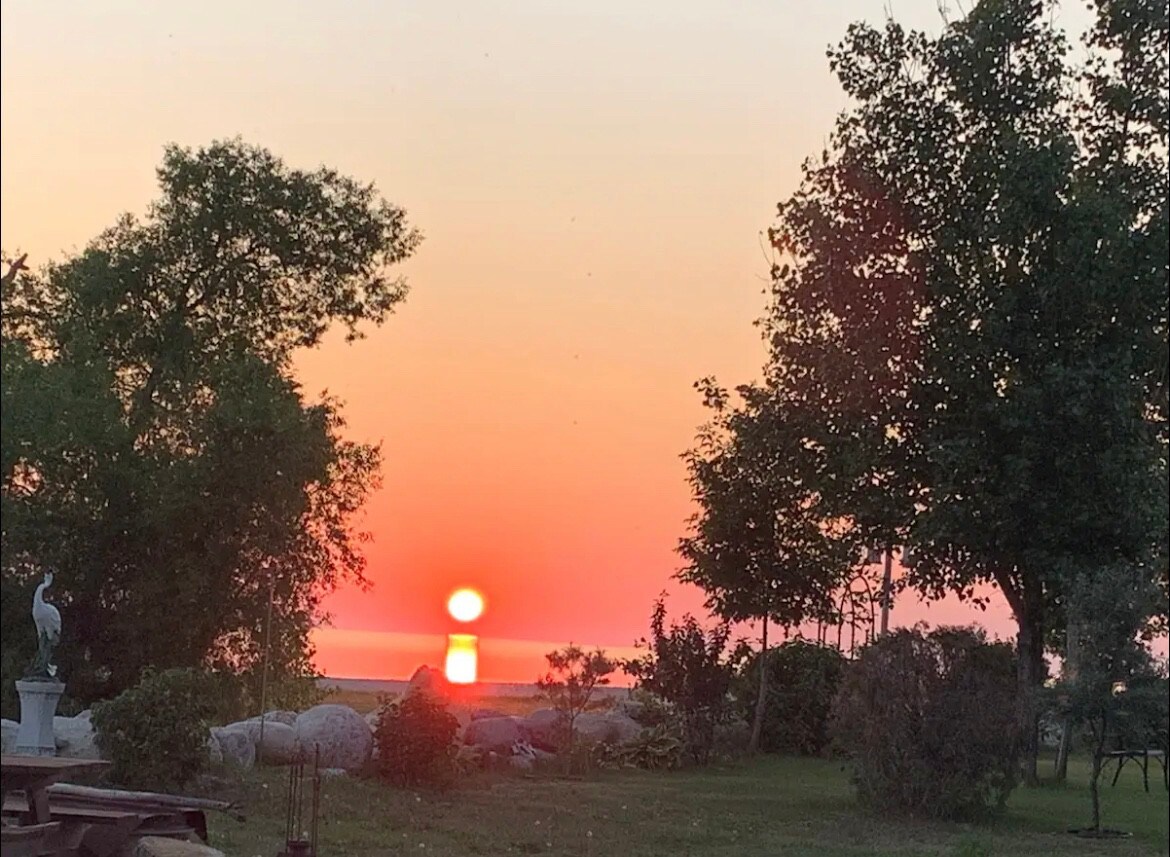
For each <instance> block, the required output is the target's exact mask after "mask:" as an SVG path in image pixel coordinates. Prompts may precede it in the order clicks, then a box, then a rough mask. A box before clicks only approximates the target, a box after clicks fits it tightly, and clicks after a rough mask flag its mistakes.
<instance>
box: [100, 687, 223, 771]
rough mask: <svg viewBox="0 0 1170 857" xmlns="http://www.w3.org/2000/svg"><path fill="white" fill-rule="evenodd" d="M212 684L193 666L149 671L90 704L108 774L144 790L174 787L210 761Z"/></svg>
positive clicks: (212, 713)
mask: <svg viewBox="0 0 1170 857" xmlns="http://www.w3.org/2000/svg"><path fill="white" fill-rule="evenodd" d="M214 713H215V697H214V683H213V682H212V681H211V680H210V679H209V677H208V676H207V675H206V674H204V673H201V672H199V671H197V670H192V669H171V670H166V671H164V672H154V671H151V670H148V671H147V672H146V673H145V674H144V675H143V678H142V680H141V681H139V683H138V684H137V685H135V686H134V687H132V688H130V689H129V690H126V691H123V692H122V693H121V694H119V695H118V696H117V697H115V698H114V699H111V700H108V701H106V702H99V703H97V704H96V705H94V707H93V726H94V729H95V731H96V732H97V743H98V746H99V747H100V748H101V750H102V753H103V754H104V755H105V756H106V757H107V758H108V759H109V760H110V761H111V762H112V763H113V766H112V768H111V770H110V779H111V780H113V781H114V782H115V783H117V784H119V785H124V786H129V787H131V788H142V789H156V790H157V789H169V788H178V787H181V786H183V785H184V784H186V783H187V782H189V781H190V780H192V779H194V778H195V777H196V776H198V775H199V774H200V773H202V772H203V771H204V770H206V768H207V765H208V760H209V756H208V750H207V739H208V733H209V730H210V728H211V722H212V716H213V715H214Z"/></svg>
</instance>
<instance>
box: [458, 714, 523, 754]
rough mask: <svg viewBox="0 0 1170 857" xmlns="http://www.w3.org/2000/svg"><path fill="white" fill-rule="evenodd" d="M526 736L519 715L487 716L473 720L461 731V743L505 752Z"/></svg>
mask: <svg viewBox="0 0 1170 857" xmlns="http://www.w3.org/2000/svg"><path fill="white" fill-rule="evenodd" d="M526 738H527V734H526V733H525V730H524V728H523V721H522V720H521V719H520V718H519V717H487V718H484V719H483V720H473V721H471V723H469V724H467V728H466V729H465V730H464V731H463V743H464V744H468V745H470V746H472V747H480V748H482V749H484V750H492V751H496V752H507V753H508V754H509V755H511V752H512V745H513V744H515V743H516V742H518V741H523V740H525V739H526Z"/></svg>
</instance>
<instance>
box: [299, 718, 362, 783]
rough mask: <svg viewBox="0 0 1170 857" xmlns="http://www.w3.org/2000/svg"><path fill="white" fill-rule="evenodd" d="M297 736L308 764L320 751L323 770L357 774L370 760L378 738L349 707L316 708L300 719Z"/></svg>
mask: <svg viewBox="0 0 1170 857" xmlns="http://www.w3.org/2000/svg"><path fill="white" fill-rule="evenodd" d="M296 736H297V741H298V742H299V743H300V747H301V752H302V753H303V754H304V757H305V759H306V760H312V759H313V757H314V752H315V751H316V750H320V753H321V756H320V761H321V766H322V767H324V768H345V769H346V770H347V771H352V770H356V769H357V768H360V767H362V766H363V765H365V764H366V762H368V761H369V760H370V756H371V755H372V753H373V751H374V736H373V734H372V733H371V732H370V726H369V724H368V723H366V721H365V719H363V718H362V716H361V715H360V714H358V713H357V712H356V711H354V710H353V709H352V708H350V707H349V706H348V705H333V704H327V705H315V706H313V707H312V708H310V709H309V710H308V711H302V712H301V713H300V714H298V715H297V722H296Z"/></svg>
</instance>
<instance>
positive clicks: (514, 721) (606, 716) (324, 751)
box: [0, 666, 642, 773]
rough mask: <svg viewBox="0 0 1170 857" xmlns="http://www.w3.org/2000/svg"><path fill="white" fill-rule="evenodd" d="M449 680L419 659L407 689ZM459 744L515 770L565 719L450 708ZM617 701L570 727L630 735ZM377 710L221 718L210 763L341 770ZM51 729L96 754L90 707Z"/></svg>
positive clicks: (6, 734) (606, 736) (76, 749)
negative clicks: (300, 762)
mask: <svg viewBox="0 0 1170 857" xmlns="http://www.w3.org/2000/svg"><path fill="white" fill-rule="evenodd" d="M449 692H450V687H449V685H448V684H447V681H446V679H445V678H444V677H443V674H442V673H441V672H440V671H439V670H436V669H433V668H430V667H425V666H424V667H420V668H419V669H418V671H416V672H415V674H414V676H413V677H412V678H411V680H410V684H409V686H408V688H407V690H406V693H407V694H412V693H427V694H434V695H437V696H442V697H447V696H448V695H449ZM453 713H454V714H455V715H456V717H457V718H458V720H459V736H460V740H461V742H462V745H463V748H464V750H465V751H467V752H468V753H471V754H472V755H475V756H477V757H479V758H485V759H492V760H500V761H503V762H506V763H507V764H508V765H510V766H511V767H513V768H516V769H519V770H530V769H531V768H532V767H533V766H534V765H535V764H536V763H537V762H538V761H540V760H542V759H544V758H547V757H549V756H550V755H551V754H552V753H553V752H555V751H556V750H557V749H558V748H559V747H561V746H562V745H563V743H564V742H563V736H564V734H565V723H564V721H563V719H562V717H561V715H560V714H559V713H558V712H556V711H554V710H553V709H551V708H541V709H537V710H536V711H533V712H532V713H530V714H528V715H527V716H524V717H517V716H514V715H508V714H503V713H501V712H499V711H496V710H494V709H490V708H477V709H473V710H468V709H467V708H456V709H454V711H453ZM630 713H632V712H629V711H628V710H627V709H623V708H621V706H618V707H615V708H614V709H613V710H611V711H605V712H592V711H591V712H585V713H583V714H581V715H579V716H578V717H577V718H576V721H575V722H574V730H575V732H576V734H577V735H578V736H580V737H582V738H585V739H587V740H589V741H594V742H596V741H607V742H611V743H615V744H621V743H625V742H628V741H630V740H632V739H634V738H637V737H638V735H639V734H640V733H641V731H642V727H641V726H640V725H639V724H638V722H637V721H636V720H634V719H633V718H632V717H630ZM377 724H378V714H377V712H370V713H368V714H366V715H364V716H363V715H361V714H358V713H357V712H356V711H354V710H353V709H352V708H350V707H349V706H346V705H335V704H325V705H316V706H314V707H312V708H310V709H308V710H307V711H302V712H300V713H297V712H295V711H269V712H267V713H266V714H264V715H263V718H261V717H252V718H250V719H248V720H241V721H238V722H236V723H228V724H227V725H225V726H216V727H213V728H212V729H211V730H210V733H209V734H208V737H207V752H208V755H209V757H210V760H211V763H212V765H214V766H219V765H228V766H233V767H238V768H251V767H253V766H255V765H257V764H264V765H289V764H293V763H295V762H297V761H298V760H302V759H303V760H304V761H306V762H312V761H314V759H316V760H317V761H318V763H319V764H320V766H321V768H322V769H328V770H329V771H331V772H337V773H343V772H352V771H357V770H360V769H361V768H363V767H365V766H366V765H367V764H368V763H369V762H370V760H371V759H372V758H373V757H374V755H375V754H376V752H377V748H376V747H375V740H374V732H375V731H376V729H377ZM0 726H2V727H3V728H2V733H3V748H4V752H5V753H8V752H10V751H11V748H12V744H13V743H14V742H15V739H16V731H17V728H18V724H16V723H14V722H13V721H11V720H4V721H2V722H0ZM53 731H54V733H55V736H56V741H57V753H58V755H60V756H64V757H68V758H76V759H97V758H100V750H99V748H98V744H97V740H96V737H97V736H96V733H95V731H94V728H93V723H92V721H91V717H90V712H89V711H83V712H81V713H80V714H78V715H77V716H75V717H54V718H53Z"/></svg>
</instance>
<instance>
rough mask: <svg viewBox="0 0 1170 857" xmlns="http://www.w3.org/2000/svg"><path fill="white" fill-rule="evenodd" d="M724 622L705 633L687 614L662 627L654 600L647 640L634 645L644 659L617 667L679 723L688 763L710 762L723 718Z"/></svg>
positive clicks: (660, 607)
mask: <svg viewBox="0 0 1170 857" xmlns="http://www.w3.org/2000/svg"><path fill="white" fill-rule="evenodd" d="M730 633H731V632H730V628H729V626H728V625H727V623H721V624H719V625H716V626H715V627H714V628H711V629H710V630H704V628H703V627H702V626H701V625H700V624H699V622H698V620H697V619H695V617H694V616H691V615H690V614H689V613H688V614H686V615H684V616H683V618H682V621H681V622H672V623H671V624H670V626H669V627H667V625H666V602H665V601H664V600H663V599H661V598H659V599H658V600H657V601H656V602H655V603H654V611H653V613H652V614H651V616H650V639H649V640H648V641H647V640H645V639H643V640H641V641H639V643H638V645H639V646H640V647H642V648H645V649H646V650H647V651H646V654H644V655H642V656H641V657H638V658H632V659H630V660H627V661H624V662H623V663H622V669H623V670H624V671H625V672H626V673H627V674H629V675H631V676H633V677H634V679H635V681H636V684H637V687H638V688H641V689H643V690H646V691H648V692H649V693H651V694H653V695H654V696H655V697H658V698H660V699H662V700H664V701H666V702H667V703H669V704H670V705H671V706H672V707H673V709H674V711H675V712H676V713H677V716H678V717H679V719H680V720H681V725H682V733H683V736H684V738H685V744H686V751H687V753H688V755H689V756H690V757H691V759H692V761H694V762H695V763H697V764H706V763H707V762H708V761H709V760H710V758H711V750H712V748H713V746H714V741H715V727H716V726H717V725H718V724H719V723H720V722H722V721H723V720H724V719H726V717H727V713H728V704H727V693H728V689H729V687H730V685H731V675H732V666H731V663H730V661H729V659H728V657H727V639H728V636H729V635H730Z"/></svg>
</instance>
